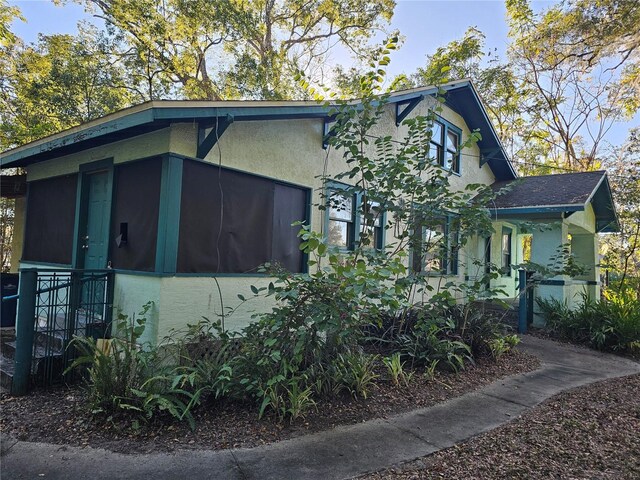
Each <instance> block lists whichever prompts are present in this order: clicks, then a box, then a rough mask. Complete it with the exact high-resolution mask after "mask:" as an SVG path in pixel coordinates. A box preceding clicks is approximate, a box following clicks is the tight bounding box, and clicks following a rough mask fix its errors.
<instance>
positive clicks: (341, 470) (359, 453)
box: [0, 336, 640, 480]
mask: <svg viewBox="0 0 640 480" xmlns="http://www.w3.org/2000/svg"><path fill="white" fill-rule="evenodd" d="M520 348H522V349H523V350H526V351H528V352H530V353H533V354H535V355H537V356H538V357H540V359H541V360H542V366H541V368H540V369H538V370H536V371H534V372H530V373H526V374H522V375H516V376H513V377H508V378H505V379H502V380H499V381H497V382H494V383H492V384H491V385H488V386H486V387H484V388H482V389H480V390H477V391H475V392H473V393H469V394H466V395H463V396H461V397H458V398H455V399H452V400H450V401H448V402H445V403H442V404H439V405H435V406H433V407H430V408H425V409H420V410H415V411H413V412H409V413H406V414H403V415H399V416H395V417H390V418H388V419H384V420H373V421H369V422H366V423H362V424H358V425H352V426H348V427H340V428H336V429H334V430H330V431H326V432H321V433H317V434H313V435H308V436H304V437H300V438H295V439H292V440H286V441H283V442H279V443H275V444H271V445H267V446H263V447H257V448H250V449H236V450H224V451H217V452H213V451H188V452H178V453H175V454H152V455H123V454H117V453H111V452H108V451H106V450H102V449H92V448H79V447H64V446H56V445H49V444H40V443H29V442H16V441H15V440H11V439H6V438H4V439H3V442H2V457H1V459H0V460H1V464H0V469H1V470H0V473H1V476H2V479H3V480H4V479H31V478H45V479H84V478H87V479H89V478H90V479H96V480H98V479H109V480H113V479H143V478H144V479H146V478H149V477H153V478H156V479H185V478H192V479H194V480H195V479H200V478H207V479H221V480H222V479H225V480H226V479H231V480H233V479H239V480H240V479H278V480H280V479H323V480H324V479H346V478H350V477H353V476H356V475H360V474H362V473H366V472H371V471H375V470H379V469H381V468H384V467H388V466H391V465H394V464H398V463H402V462H406V461H410V460H413V459H416V458H418V457H422V456H424V455H428V454H430V453H433V452H436V451H438V450H440V449H443V448H447V447H450V446H452V445H454V444H455V443H457V442H460V441H462V440H465V439H467V438H469V437H472V436H475V435H478V434H480V433H483V432H486V431H488V430H491V429H493V428H496V427H498V426H499V425H502V424H504V423H506V422H508V421H510V420H511V419H513V418H515V417H517V416H518V415H520V414H522V413H523V412H524V411H526V410H528V409H530V408H531V407H533V406H535V405H537V404H539V403H541V402H542V401H544V400H546V399H547V398H549V397H551V396H552V395H555V394H557V393H559V392H561V391H563V390H567V389H570V388H574V387H578V386H580V385H585V384H588V383H592V382H596V381H599V380H604V379H606V378H613V377H618V376H624V375H630V374H633V373H640V363H636V362H633V361H631V360H626V359H624V358H621V357H616V356H613V355H608V354H602V353H598V352H594V351H591V350H586V349H583V348H579V347H574V346H569V345H563V344H559V343H555V342H551V341H548V340H542V339H539V338H535V337H530V336H525V337H524V339H523V342H522V344H521V347H520Z"/></svg>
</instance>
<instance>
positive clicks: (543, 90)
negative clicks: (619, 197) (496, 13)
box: [506, 0, 640, 170]
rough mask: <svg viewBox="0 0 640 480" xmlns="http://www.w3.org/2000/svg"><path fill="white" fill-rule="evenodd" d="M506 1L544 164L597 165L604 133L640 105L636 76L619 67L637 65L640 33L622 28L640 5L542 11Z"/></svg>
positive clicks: (585, 2)
mask: <svg viewBox="0 0 640 480" xmlns="http://www.w3.org/2000/svg"><path fill="white" fill-rule="evenodd" d="M506 3H507V14H508V20H509V25H510V33H509V35H510V37H511V39H512V43H511V46H510V51H509V56H510V58H511V61H512V63H513V65H514V67H515V68H516V71H517V72H518V75H519V76H520V77H521V78H522V79H523V81H524V82H526V83H527V84H528V85H530V86H531V87H532V88H531V91H530V92H529V95H528V98H527V101H526V103H525V104H524V105H523V109H522V111H523V112H524V114H525V118H526V121H527V123H528V125H530V126H531V129H530V130H531V131H537V134H536V138H535V140H536V142H538V143H540V144H542V145H544V146H546V155H545V158H544V161H545V163H549V164H552V165H555V166H558V167H560V168H564V169H569V170H593V169H595V168H598V167H599V166H600V164H601V157H600V153H601V152H600V148H601V146H602V142H603V139H604V137H605V135H606V133H607V132H608V130H609V129H610V128H611V127H612V125H613V124H614V123H615V122H616V121H619V120H622V119H624V118H625V117H626V116H628V115H629V114H630V113H633V112H634V111H635V110H636V109H637V105H636V106H635V107H634V104H635V99H636V98H637V96H634V95H637V93H638V92H637V91H635V92H634V82H635V81H636V80H637V78H636V80H634V77H633V75H630V73H629V72H630V70H628V69H627V71H626V73H624V72H623V73H622V74H621V73H620V72H619V68H620V67H621V66H622V65H626V67H628V68H631V70H634V69H635V68H637V64H636V63H634V58H635V55H636V54H635V53H634V52H635V51H636V48H637V47H638V44H637V38H636V37H638V35H637V34H635V33H634V34H627V32H626V30H625V29H624V28H622V29H620V28H619V27H620V25H624V26H626V27H632V25H635V26H636V27H637V25H638V19H639V18H640V17H639V14H638V10H640V8H639V7H638V6H637V4H636V5H635V6H634V5H633V4H635V3H636V2H629V1H626V0H620V1H618V0H607V1H602V2H600V1H599V2H596V1H595V0H570V1H567V2H563V3H560V4H558V5H554V6H552V7H550V8H549V9H547V10H545V11H544V12H542V13H539V14H536V13H534V12H533V10H532V9H531V8H530V6H529V3H528V1H527V0H507V2H506ZM584 9H586V11H583V10H584ZM587 12H588V13H587ZM630 18H631V19H632V20H631V23H629V19H630ZM633 19H635V23H633V22H634V20H633ZM587 25H590V26H591V27H590V28H587ZM632 30H634V32H635V31H636V30H637V28H636V29H633V28H632ZM605 43H608V44H610V45H618V46H619V47H620V48H610V47H605ZM611 62H613V63H612V64H611Z"/></svg>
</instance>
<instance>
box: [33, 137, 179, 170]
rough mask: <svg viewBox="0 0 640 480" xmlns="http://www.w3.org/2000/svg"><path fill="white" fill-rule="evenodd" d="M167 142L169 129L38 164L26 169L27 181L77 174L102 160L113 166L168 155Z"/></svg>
mask: <svg viewBox="0 0 640 480" xmlns="http://www.w3.org/2000/svg"><path fill="white" fill-rule="evenodd" d="M170 138H171V136H170V128H165V129H162V130H158V131H156V132H152V133H147V134H145V135H140V136H137V137H134V138H131V139H127V140H121V141H119V142H114V143H111V144H109V145H103V146H100V147H95V148H90V149H88V150H84V151H82V152H78V153H74V154H71V155H66V156H64V157H59V158H55V159H52V160H47V161H45V162H41V163H37V164H34V165H31V166H29V168H28V169H27V181H28V182H32V181H34V180H41V179H43V178H48V177H55V176H58V175H66V174H70V173H76V172H78V171H79V170H80V165H82V164H85V163H90V162H95V161H99V160H104V159H105V158H113V163H114V164H118V163H124V162H130V161H132V160H137V159H140V158H146V157H151V156H154V155H160V154H162V153H167V152H169V146H170ZM175 153H181V152H175Z"/></svg>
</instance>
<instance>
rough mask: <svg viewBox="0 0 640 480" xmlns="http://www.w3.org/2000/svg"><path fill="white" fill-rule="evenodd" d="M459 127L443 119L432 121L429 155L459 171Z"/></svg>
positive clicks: (444, 166)
mask: <svg viewBox="0 0 640 480" xmlns="http://www.w3.org/2000/svg"><path fill="white" fill-rule="evenodd" d="M461 134H462V132H461V131H460V129H459V128H457V127H455V126H453V125H451V124H450V123H448V122H446V121H444V120H437V121H434V122H433V127H432V128H431V141H430V145H429V157H430V158H431V159H433V161H434V162H437V163H438V165H440V166H442V167H443V168H445V169H447V170H451V171H452V172H456V173H460V152H459V149H460V137H461Z"/></svg>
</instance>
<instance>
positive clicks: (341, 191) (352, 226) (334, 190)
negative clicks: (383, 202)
mask: <svg viewBox="0 0 640 480" xmlns="http://www.w3.org/2000/svg"><path fill="white" fill-rule="evenodd" d="M346 188H347V187H346V186H342V185H338V184H334V185H332V186H330V187H329V189H328V193H327V199H328V200H327V202H328V205H327V242H328V244H329V245H330V246H334V247H339V248H343V249H345V250H353V248H354V247H355V245H356V243H357V242H362V244H363V246H370V247H371V248H378V249H380V248H382V247H383V242H384V240H383V225H384V212H383V211H382V209H381V208H380V203H379V202H373V201H366V200H365V199H364V196H363V195H361V194H352V193H350V192H348V191H346Z"/></svg>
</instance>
